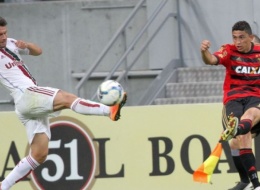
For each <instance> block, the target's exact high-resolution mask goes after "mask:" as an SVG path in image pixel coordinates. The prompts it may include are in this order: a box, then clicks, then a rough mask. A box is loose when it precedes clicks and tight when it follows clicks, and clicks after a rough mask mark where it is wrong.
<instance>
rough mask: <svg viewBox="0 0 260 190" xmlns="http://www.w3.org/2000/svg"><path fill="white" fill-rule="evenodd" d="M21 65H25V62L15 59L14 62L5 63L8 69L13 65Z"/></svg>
mask: <svg viewBox="0 0 260 190" xmlns="http://www.w3.org/2000/svg"><path fill="white" fill-rule="evenodd" d="M20 65H23V62H21V61H14V62H12V63H7V64H5V67H6V68H7V69H11V68H12V67H15V66H20Z"/></svg>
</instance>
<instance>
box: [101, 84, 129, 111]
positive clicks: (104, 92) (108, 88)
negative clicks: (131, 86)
mask: <svg viewBox="0 0 260 190" xmlns="http://www.w3.org/2000/svg"><path fill="white" fill-rule="evenodd" d="M97 97H98V99H99V101H100V102H101V103H102V104H105V105H108V106H113V105H115V104H118V103H120V102H121V101H122V100H123V97H124V89H123V87H122V85H121V84H119V83H118V82H117V81H114V80H107V81H104V82H102V83H101V84H100V85H99V87H98V89H97Z"/></svg>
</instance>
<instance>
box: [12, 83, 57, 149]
mask: <svg viewBox="0 0 260 190" xmlns="http://www.w3.org/2000/svg"><path fill="white" fill-rule="evenodd" d="M58 91H59V89H56V88H50V87H38V86H34V87H30V88H27V89H25V91H24V93H23V94H22V95H21V96H20V97H19V99H16V100H15V112H16V113H17V115H18V117H19V119H20V120H21V122H22V123H23V124H24V126H25V127H26V131H27V137H28V140H29V143H30V144H31V143H32V140H33V138H34V135H35V134H36V133H46V135H47V136H48V137H49V139H50V138H51V133H50V126H49V114H51V113H53V101H54V98H55V96H56V94H57V92H58Z"/></svg>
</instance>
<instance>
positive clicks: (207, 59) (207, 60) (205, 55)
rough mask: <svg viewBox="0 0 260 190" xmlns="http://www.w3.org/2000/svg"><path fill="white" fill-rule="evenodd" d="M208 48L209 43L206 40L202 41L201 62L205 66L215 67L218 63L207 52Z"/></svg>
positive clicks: (214, 57)
mask: <svg viewBox="0 0 260 190" xmlns="http://www.w3.org/2000/svg"><path fill="white" fill-rule="evenodd" d="M209 48H210V42H209V41H208V40H203V41H202V42H201V46H200V51H201V57H202V60H203V61H204V63H205V64H207V65H216V64H217V63H218V59H217V58H216V56H214V55H212V54H211V53H210V52H209Z"/></svg>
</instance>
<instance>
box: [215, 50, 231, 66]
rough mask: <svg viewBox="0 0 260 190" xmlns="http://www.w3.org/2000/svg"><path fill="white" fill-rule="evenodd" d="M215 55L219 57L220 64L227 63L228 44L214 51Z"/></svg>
mask: <svg viewBox="0 0 260 190" xmlns="http://www.w3.org/2000/svg"><path fill="white" fill-rule="evenodd" d="M213 55H214V56H216V58H217V59H218V64H220V65H225V64H226V60H228V48H227V46H226V45H222V46H221V47H220V49H219V50H218V51H216V52H215V53H213Z"/></svg>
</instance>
